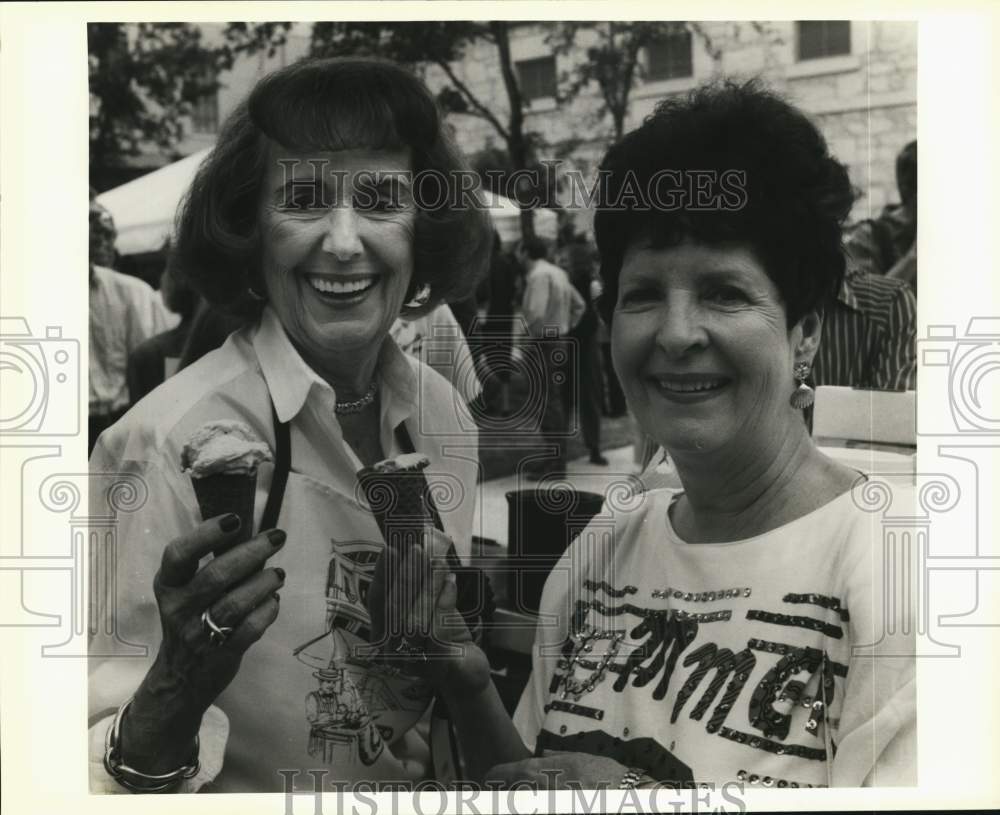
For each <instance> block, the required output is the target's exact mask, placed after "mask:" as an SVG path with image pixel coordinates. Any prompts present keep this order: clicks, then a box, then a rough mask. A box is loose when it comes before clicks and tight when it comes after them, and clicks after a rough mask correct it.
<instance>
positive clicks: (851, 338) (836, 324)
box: [813, 272, 917, 391]
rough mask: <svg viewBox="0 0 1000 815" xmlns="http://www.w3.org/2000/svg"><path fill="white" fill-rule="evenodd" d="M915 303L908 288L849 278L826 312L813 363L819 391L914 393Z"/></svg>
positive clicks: (861, 276)
mask: <svg viewBox="0 0 1000 815" xmlns="http://www.w3.org/2000/svg"><path fill="white" fill-rule="evenodd" d="M916 337H917V300H916V298H915V297H914V295H913V292H912V290H911V289H910V288H909V286H908V285H907V284H906V283H903V282H902V281H900V280H893V279H890V278H885V277H882V276H881V275H872V274H864V273H861V272H853V273H849V274H848V275H846V276H845V277H844V282H843V285H842V286H841V289H840V294H839V295H838V297H837V300H836V302H835V303H834V304H833V305H831V306H830V307H828V308H827V310H826V314H825V316H824V319H823V335H822V338H821V341H820V344H819V351H818V352H817V354H816V358H815V359H814V360H813V382H814V383H815V384H816V385H843V386H848V387H858V388H870V389H874V390H895V391H901V390H913V389H914V388H915V387H916V380H917V349H916Z"/></svg>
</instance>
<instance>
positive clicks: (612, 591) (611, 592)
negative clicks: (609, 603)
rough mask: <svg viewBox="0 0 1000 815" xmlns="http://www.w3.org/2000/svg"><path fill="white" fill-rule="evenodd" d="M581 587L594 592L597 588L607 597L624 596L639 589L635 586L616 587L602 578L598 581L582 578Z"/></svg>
mask: <svg viewBox="0 0 1000 815" xmlns="http://www.w3.org/2000/svg"><path fill="white" fill-rule="evenodd" d="M583 587H584V588H585V589H589V590H590V591H592V592H595V593H596V592H597V591H598V590H600V591H603V592H604V593H605V594H607V595H608V596H609V597H625V596H626V595H628V594H635V593H636V592H637V591H639V589H638V588H636V587H635V586H626V587H625V588H623V589H616V588H614V587H613V586H610V585H609V584H608V583H606V582H605V581H603V580H602V581H601V582H600V583H597V582H595V581H593V580H584V581H583Z"/></svg>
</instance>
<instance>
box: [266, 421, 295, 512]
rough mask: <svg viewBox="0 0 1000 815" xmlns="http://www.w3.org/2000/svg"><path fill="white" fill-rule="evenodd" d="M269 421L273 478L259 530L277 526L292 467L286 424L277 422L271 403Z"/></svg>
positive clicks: (288, 433) (289, 434) (290, 445)
mask: <svg viewBox="0 0 1000 815" xmlns="http://www.w3.org/2000/svg"><path fill="white" fill-rule="evenodd" d="M271 421H272V422H273V423H274V443H275V451H274V476H273V477H272V478H271V491H270V492H269V493H268V495H267V504H266V505H265V506H264V515H263V517H262V518H261V520H260V528H261V530H264V529H274V528H275V527H276V526H277V525H278V515H279V514H280V513H281V502H282V500H283V499H284V497H285V485H286V484H287V483H288V471H289V470H290V469H291V467H292V440H291V432H290V431H289V429H288V422H282V421H279V420H278V411H277V410H275V408H274V403H273V402H272V403H271Z"/></svg>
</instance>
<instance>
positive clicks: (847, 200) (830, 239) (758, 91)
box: [594, 80, 854, 327]
mask: <svg viewBox="0 0 1000 815" xmlns="http://www.w3.org/2000/svg"><path fill="white" fill-rule="evenodd" d="M664 170H672V171H679V172H680V173H682V174H684V173H685V172H692V171H704V170H707V171H714V172H715V173H717V174H719V175H720V176H721V174H723V173H726V172H727V171H733V170H735V171H738V172H742V173H745V177H743V178H744V183H743V188H744V190H745V196H744V198H743V204H742V206H741V207H739V208H736V207H730V208H728V209H723V208H720V207H718V206H716V207H715V208H713V209H693V208H692V207H690V206H689V205H683V206H680V207H673V208H669V207H663V206H660V207H657V206H655V204H654V205H653V206H652V207H650V208H648V209H636V208H627V209H623V208H621V207H615V206H613V202H615V201H616V199H617V198H618V196H619V195H620V193H621V191H622V189H623V188H624V187H625V182H626V179H627V178H628V177H630V176H632V177H634V178H635V180H636V181H637V182H638V184H639V188H640V189H646V188H647V186H648V185H649V183H650V180H651V179H653V178H654V176H656V175H657V174H658V173H662V171H664ZM601 171H602V173H606V174H607V175H606V178H604V179H602V183H604V184H606V186H605V189H604V195H603V196H602V203H601V205H600V206H599V208H598V211H597V213H596V214H595V218H594V231H595V234H596V239H597V246H598V249H599V251H600V256H601V277H602V278H603V281H604V294H603V296H602V298H601V302H600V309H601V312H602V316H604V318H605V320H607V321H610V320H611V314H612V312H613V311H614V307H615V302H616V301H617V299H618V276H619V274H620V272H621V267H622V261H623V258H624V255H625V251H626V249H627V247H628V246H629V245H630V244H631V243H632V242H633V241H635V240H637V239H650V240H651V241H652V245H653V246H654V247H655V248H666V247H669V246H676V245H677V244H679V243H681V242H683V241H684V240H692V241H694V242H696V243H701V244H705V245H709V246H711V245H722V244H738V243H742V244H747V245H749V246H750V247H751V248H752V249H753V251H754V253H755V255H756V256H757V257H758V259H759V260H760V262H761V263H762V265H763V266H764V268H765V270H766V271H767V273H768V275H769V276H770V277H771V279H772V280H773V281H774V283H775V285H776V286H777V288H778V290H779V291H780V293H781V297H782V299H783V301H784V306H785V313H786V317H787V322H788V326H789V327H791V326H793V325H795V323H796V322H798V320H799V319H800V318H801V317H802V316H804V315H805V314H806V313H807V312H809V311H810V310H812V309H822V307H823V304H824V303H825V302H826V301H827V300H828V298H830V297H833V296H835V295H836V293H837V291H839V289H840V283H841V280H842V278H843V274H844V267H845V259H844V254H843V249H842V243H841V228H842V225H843V222H844V220H845V219H846V217H847V215H848V213H849V212H850V209H851V205H852V203H853V201H854V194H853V190H852V187H851V184H850V180H849V179H848V175H847V170H846V169H845V167H844V166H843V165H842V164H841V163H840V162H838V161H837V160H836V159H834V158H833V157H832V156H831V155H830V153H829V150H828V149H827V145H826V141H825V140H824V139H823V136H822V135H821V134H820V132H819V131H818V130H817V129H816V127H815V126H814V125H813V124H812V123H811V122H810V121H809V119H807V118H806V116H805V115H804V114H802V113H801V112H800V111H799V110H797V109H796V108H794V107H793V106H792V105H790V104H789V103H788V102H786V101H785V100H784V99H782V98H781V97H780V96H778V95H777V94H775V93H773V92H771V91H769V90H767V89H765V88H764V87H763V85H762V84H761V83H760V81H759V80H751V81H749V82H745V83H737V82H733V81H720V82H713V83H709V84H706V85H702V86H700V87H698V88H696V89H694V90H693V91H692V92H691V93H690V94H688V95H687V96H686V97H685V98H681V99H677V100H674V99H668V100H666V101H664V102H661V103H660V104H659V105H658V106H657V108H656V110H655V112H654V113H653V114H652V115H651V116H649V117H648V118H647V119H646V120H645V122H644V123H643V124H642V126H640V127H639V128H638V129H637V130H634V131H632V132H631V133H629V134H627V135H626V136H625V137H624V138H623V139H622V140H621V141H620V142H618V143H617V144H616V145H614V146H612V147H611V148H610V149H609V150H608V152H607V154H606V156H605V157H604V160H603V161H602V163H601Z"/></svg>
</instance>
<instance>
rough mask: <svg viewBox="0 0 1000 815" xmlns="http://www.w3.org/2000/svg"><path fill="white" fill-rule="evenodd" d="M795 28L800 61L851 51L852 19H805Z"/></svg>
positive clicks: (839, 54)
mask: <svg viewBox="0 0 1000 815" xmlns="http://www.w3.org/2000/svg"><path fill="white" fill-rule="evenodd" d="M795 28H796V34H797V37H796V39H797V41H798V48H799V52H798V53H799V57H798V58H799V61H800V62H801V61H802V60H807V59H823V58H824V57H839V56H843V55H845V54H850V53H851V22H850V20H805V21H800V22H797V23H796V24H795Z"/></svg>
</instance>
